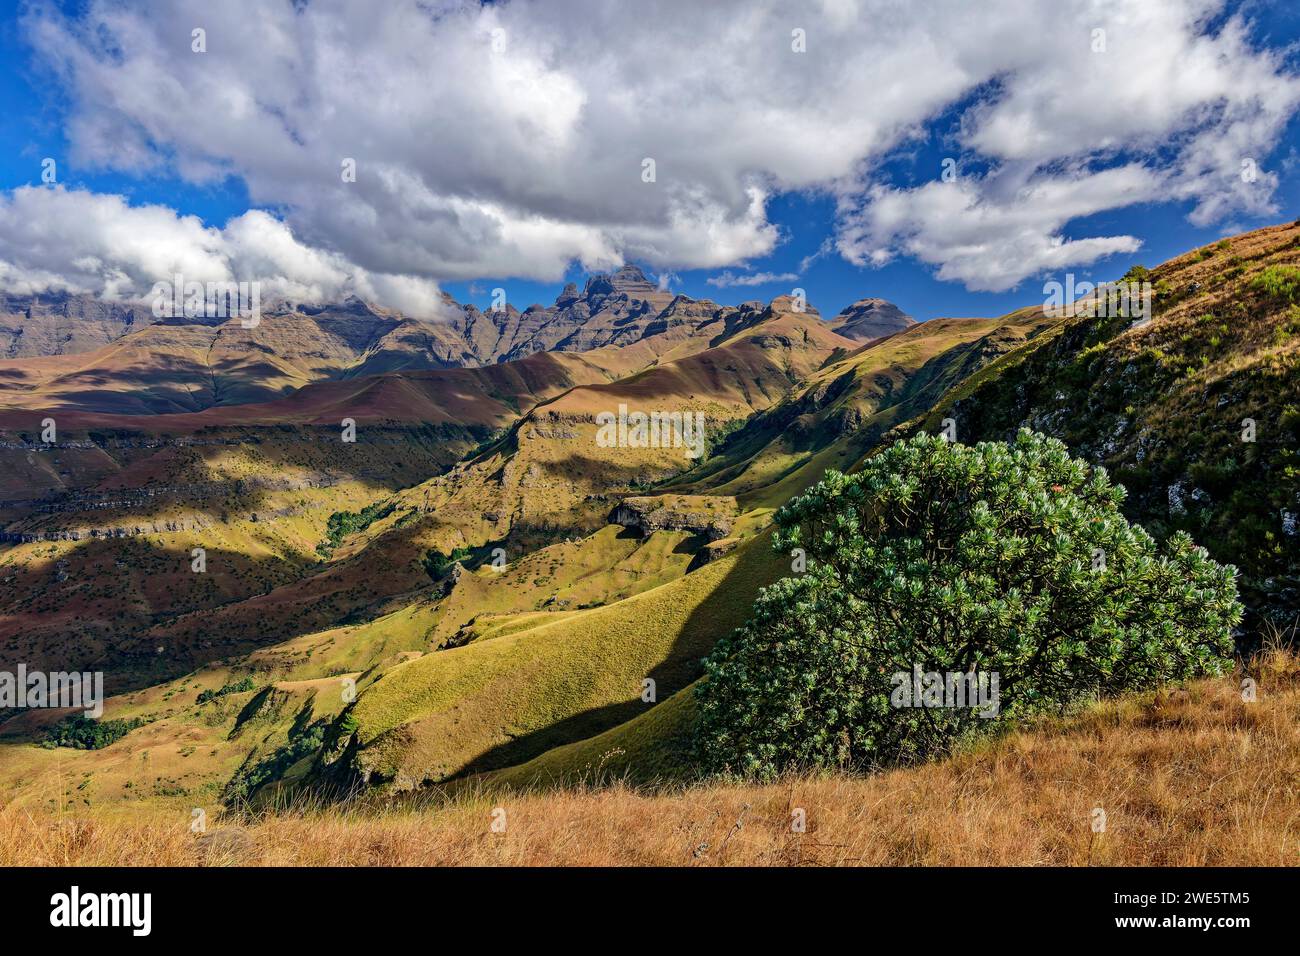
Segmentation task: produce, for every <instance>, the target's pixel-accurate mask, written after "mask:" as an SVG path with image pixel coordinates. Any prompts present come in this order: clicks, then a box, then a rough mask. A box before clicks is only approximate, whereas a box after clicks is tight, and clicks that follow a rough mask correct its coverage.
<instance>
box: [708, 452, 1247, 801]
mask: <svg viewBox="0 0 1300 956" xmlns="http://www.w3.org/2000/svg"><path fill="white" fill-rule="evenodd" d="M1123 497H1124V490H1123V488H1122V487H1119V486H1115V485H1112V484H1111V483H1110V480H1109V478H1108V476H1107V475H1106V472H1105V470H1104V469H1101V468H1093V467H1091V466H1090V465H1088V464H1087V463H1086V462H1084V461H1081V460H1077V459H1071V457H1070V455H1069V452H1068V450H1067V449H1066V447H1065V445H1063V444H1062V443H1061V442H1059V441H1056V440H1054V439H1050V438H1047V437H1045V436H1042V435H1037V434H1034V433H1031V432H1028V431H1023V430H1022V431H1021V432H1020V434H1019V436H1018V437H1017V438H1016V439H1015V441H1014V442H1012V443H1010V444H1006V443H1001V442H988V443H983V444H980V445H978V446H975V447H967V446H963V445H958V444H954V443H948V442H945V441H943V440H941V439H938V438H933V437H929V436H926V435H918V436H916V437H915V438H912V439H910V440H908V441H905V442H899V443H897V444H895V445H893V446H891V447H890V448H888V449H886V450H885V451H883V452H882V453H881V454H879V455H877V456H876V457H875V458H873V459H871V460H870V461H869V462H867V464H866V465H865V466H864V467H863V469H862V471H861V472H860V473H859V474H855V475H852V476H845V475H842V474H840V473H838V472H834V471H831V472H827V475H826V477H825V479H824V480H823V481H822V482H821V483H820V484H818V485H817V486H816V487H814V488H812V489H811V490H809V491H808V492H807V493H805V494H804V495H802V496H801V497H799V498H797V499H795V500H794V501H792V502H790V503H789V504H788V505H786V506H785V507H784V508H782V509H781V510H780V511H779V512H778V513H777V515H776V520H777V524H778V526H779V529H778V532H777V536H776V545H777V547H778V548H779V549H781V550H784V551H786V552H787V553H789V554H792V555H794V556H795V557H796V560H798V558H799V557H800V550H802V551H803V552H805V554H804V560H806V570H805V572H804V573H803V574H801V575H800V576H797V577H793V578H786V579H785V580H782V581H779V582H777V583H776V584H774V585H772V586H770V587H768V588H765V589H764V590H763V591H762V592H761V593H760V596H759V598H758V600H757V601H756V603H755V608H754V613H753V615H752V617H751V619H750V620H749V622H748V623H746V624H745V625H744V626H743V627H741V628H739V629H737V630H736V631H735V632H734V633H733V634H731V635H730V636H729V637H726V638H724V639H723V640H722V641H720V642H719V644H718V646H717V648H716V649H715V651H714V653H713V654H712V655H710V657H709V658H708V660H707V661H706V662H705V670H706V679H705V680H704V681H702V682H701V684H700V686H699V688H698V690H697V698H698V702H699V708H700V715H701V716H700V722H699V724H698V727H697V739H696V745H697V753H698V757H699V759H700V760H701V761H702V762H703V763H704V765H705V766H706V767H707V768H709V769H711V770H715V771H728V772H733V773H741V774H746V775H755V776H758V777H762V778H770V777H772V776H775V775H776V774H778V773H780V772H781V771H783V770H786V769H809V768H816V767H826V766H832V765H848V766H856V767H861V768H869V767H873V766H877V765H880V764H885V763H893V762H899V761H910V760H917V759H924V758H927V757H930V756H932V755H935V754H937V753H939V752H941V751H942V750H944V749H946V748H947V747H949V746H951V744H952V743H953V742H954V741H956V740H957V739H959V738H961V737H963V736H966V735H968V734H975V733H979V732H981V731H987V730H988V729H990V728H992V727H995V726H997V725H998V724H999V723H1002V722H1005V721H1009V720H1014V719H1016V718H1019V717H1021V716H1024V715H1026V714H1029V713H1032V712H1035V711H1038V710H1041V709H1043V708H1045V707H1049V706H1050V707H1064V706H1066V705H1068V704H1070V703H1072V702H1075V701H1077V700H1079V699H1082V698H1086V697H1090V696H1093V695H1097V694H1108V693H1114V692H1117V691H1123V690H1129V689H1136V688H1142V687H1148V686H1152V685H1156V684H1160V683H1162V682H1165V681H1171V680H1181V679H1184V678H1188V677H1191V676H1193V675H1197V674H1202V673H1218V672H1221V671H1222V669H1223V668H1224V667H1225V665H1226V664H1227V663H1228V662H1229V659H1230V655H1231V653H1232V649H1233V644H1232V638H1231V629H1232V627H1233V625H1234V624H1235V623H1236V622H1237V621H1238V620H1240V617H1241V607H1240V605H1239V604H1238V602H1237V588H1236V569H1235V568H1233V567H1230V566H1220V565H1218V564H1215V563H1214V562H1213V561H1211V560H1210V559H1209V558H1208V557H1207V556H1206V554H1205V551H1204V550H1203V549H1201V548H1198V547H1195V546H1194V545H1193V544H1192V541H1191V539H1190V538H1189V537H1187V536H1186V535H1185V534H1182V533H1179V534H1176V535H1174V536H1173V537H1172V538H1170V540H1169V541H1168V542H1166V543H1165V545H1164V546H1162V547H1159V546H1157V544H1156V542H1155V541H1154V540H1153V539H1152V538H1151V536H1150V535H1148V534H1147V533H1146V532H1145V531H1144V530H1143V529H1142V528H1140V527H1138V526H1134V525H1130V524H1129V522H1128V521H1127V520H1125V518H1124V517H1123V515H1122V514H1121V513H1120V511H1119V504H1120V502H1121V501H1122V500H1123ZM914 665H915V666H919V668H920V671H922V672H925V673H930V672H937V673H940V674H948V673H953V674H969V673H971V672H976V673H979V674H984V675H989V676H990V678H991V675H997V677H998V682H999V683H998V686H999V689H998V698H999V700H998V704H999V710H998V714H997V716H996V717H995V718H985V717H981V716H980V715H979V714H978V713H977V712H976V711H975V710H974V709H969V708H965V709H963V708H952V707H947V708H945V707H943V706H942V703H941V702H939V703H938V705H937V706H936V703H935V701H934V699H933V698H929V697H928V696H927V699H925V700H924V701H919V700H918V701H917V702H916V703H917V706H915V707H896V706H893V705H891V694H894V693H895V692H896V691H897V690H901V686H900V685H899V684H896V677H895V675H902V674H907V675H909V679H908V680H907V681H906V683H907V684H908V687H909V690H910V688H911V686H912V683H913V682H912V680H911V679H910V675H911V674H912V673H913V668H914ZM927 693H928V689H927Z"/></svg>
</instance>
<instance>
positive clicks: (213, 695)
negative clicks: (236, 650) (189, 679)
mask: <svg viewBox="0 0 1300 956" xmlns="http://www.w3.org/2000/svg"><path fill="white" fill-rule="evenodd" d="M256 688H257V682H256V681H255V680H253V675H251V674H249V675H248V676H246V677H243V678H241V679H240V680H237V681H231V682H230V683H229V684H224V685H222V687H221V688H220V689H218V690H204V691H200V692H199V696H198V697H197V698H196V699H195V701H194V702H195V703H196V704H206V703H207V702H208V701H210V700H216V699H217V698H218V697H225V696H226V695H227V694H242V693H244V692H245V691H250V690H255V689H256Z"/></svg>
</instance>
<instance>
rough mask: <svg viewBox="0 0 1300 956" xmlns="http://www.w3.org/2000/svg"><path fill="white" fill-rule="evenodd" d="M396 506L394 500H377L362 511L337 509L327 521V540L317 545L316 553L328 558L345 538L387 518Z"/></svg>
mask: <svg viewBox="0 0 1300 956" xmlns="http://www.w3.org/2000/svg"><path fill="white" fill-rule="evenodd" d="M395 507H396V505H395V504H393V502H391V501H388V502H376V503H375V504H373V505H366V507H364V508H362V509H361V510H360V511H336V512H334V513H333V514H332V515H330V516H329V520H328V521H327V522H326V523H325V540H324V541H322V542H321V543H320V544H318V545H316V553H317V554H319V555H320V556H321V557H322V558H328V557H329V556H330V555H331V554H333V553H334V549H335V548H337V547H338V546H339V545H340V544H342V543H343V539H344V538H346V537H347V536H348V535H350V534H356V533H357V532H358V531H365V530H366V529H367V528H369V527H370V526H371V525H372V524H374V523H375V522H376V521H379V520H380V519H382V518H387V517H388V516H389V515H390V514H392V513H393V509H394V508H395Z"/></svg>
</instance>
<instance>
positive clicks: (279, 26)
mask: <svg viewBox="0 0 1300 956" xmlns="http://www.w3.org/2000/svg"><path fill="white" fill-rule="evenodd" d="M1222 7H1223V2H1222V0H1004V2H1001V3H998V4H993V5H990V4H971V3H969V2H968V0H858V2H855V0H834V2H832V0H825V2H821V3H810V4H807V5H805V6H802V7H792V6H791V5H789V4H784V3H780V2H778V0H731V2H723V0H717V2H710V3H700V2H698V0H659V2H654V0H649V2H646V3H639V4H601V3H592V2H589V0H547V2H545V3H535V2H523V0H514V2H509V3H501V4H492V5H485V6H481V5H479V4H477V3H469V2H458V0H444V2H441V3H438V2H429V0H418V2H417V0H404V2H392V3H384V4H362V3H350V2H345V0H313V2H311V3H309V4H288V3H280V4H265V3H262V2H260V0H227V2H223V3H221V4H213V3H211V2H209V0H176V2H173V3H168V4H165V5H158V4H146V3H143V2H131V0H126V2H123V0H112V2H109V0H89V2H88V3H87V4H85V5H79V6H78V7H77V8H76V10H75V13H65V12H63V11H62V10H61V9H60V8H58V7H55V6H53V5H48V6H44V5H42V6H37V7H35V8H33V9H32V10H31V11H30V12H29V14H28V15H27V17H26V18H25V29H26V36H27V37H28V38H29V40H30V42H31V44H32V46H33V47H34V49H35V51H36V52H37V55H38V57H39V59H40V61H41V62H42V63H44V64H45V65H46V66H47V67H48V68H49V69H50V70H52V71H53V75H54V76H55V77H56V79H57V81H58V82H59V83H60V84H61V86H62V87H63V88H65V89H66V91H67V93H68V99H69V102H70V104H71V107H70V113H69V115H68V128H67V132H68V137H69V141H70V143H71V147H72V150H73V159H74V160H75V161H76V162H77V163H80V164H87V165H92V166H97V167H102V168H106V169H111V170H117V171H122V172H126V173H133V174H141V175H144V174H148V175H159V174H172V175H178V176H181V177H183V178H185V179H188V180H190V181H193V182H197V183H204V182H213V181H217V180H219V179H220V178H221V177H224V176H228V175H235V176H238V177H240V178H242V180H243V181H244V182H245V183H246V184H247V187H248V191H249V194H250V196H251V198H252V201H253V202H254V203H255V204H257V205H260V206H264V207H269V208H274V209H276V210H277V211H280V212H281V214H282V215H283V217H284V219H285V221H286V223H287V226H288V230H291V232H290V235H291V237H292V238H293V241H295V242H296V243H298V245H300V246H301V247H303V248H310V249H315V250H328V251H322V252H320V253H319V255H320V256H321V257H323V258H322V259H321V262H326V263H333V264H334V265H335V266H338V268H340V269H341V270H342V271H344V272H348V273H349V274H351V275H353V276H356V277H358V278H357V279H356V281H358V282H361V281H362V280H361V279H360V278H359V277H360V276H362V275H363V274H364V275H369V276H372V277H375V276H386V277H389V278H386V279H382V280H380V279H372V280H371V281H372V282H373V283H376V287H378V286H379V285H383V286H386V287H390V288H397V287H405V288H408V289H409V288H414V289H416V290H417V293H418V292H419V290H420V289H421V288H422V287H421V286H420V285H419V283H422V282H426V283H431V282H435V281H439V280H442V281H446V280H456V279H473V278H476V277H482V276H519V277H527V278H533V279H539V280H557V279H559V278H560V277H561V276H563V274H564V273H565V270H566V269H567V268H568V267H569V266H570V265H571V264H572V263H573V262H575V261H577V262H580V263H582V264H583V265H584V266H586V267H588V268H593V269H598V268H609V267H613V266H617V265H620V264H622V263H623V262H624V261H625V260H627V259H637V260H641V261H645V262H647V263H649V264H650V265H651V266H652V267H654V268H657V269H663V270H673V269H688V268H724V267H726V266H729V265H735V264H736V263H739V262H743V261H746V260H750V259H754V258H757V257H761V256H764V255H767V254H769V253H770V252H772V251H773V249H775V248H776V246H777V244H778V242H779V239H780V235H779V230H778V229H777V228H776V227H775V226H774V225H773V224H772V223H771V222H770V221H769V218H768V204H769V202H770V200H771V197H772V196H774V195H778V194H780V193H783V192H788V191H791V190H808V189H812V190H826V191H829V192H831V193H832V194H833V195H834V196H835V197H836V198H837V203H838V209H839V215H838V223H837V225H838V234H837V248H838V249H839V251H840V252H841V254H842V255H844V256H845V257H847V258H848V259H849V260H851V261H853V262H858V263H862V264H870V263H876V262H881V261H887V260H888V259H889V258H890V257H892V256H896V255H911V256H917V257H919V258H921V259H922V260H923V261H926V262H929V263H933V264H934V265H935V266H936V268H937V269H938V274H939V275H940V276H942V277H944V278H950V279H955V280H958V281H962V282H965V283H966V284H967V285H969V286H970V287H972V288H1006V287H1008V286H1009V285H1014V284H1015V283H1016V282H1017V281H1019V280H1020V279H1022V278H1023V277H1024V276H1027V275H1031V274H1033V273H1034V272H1036V271H1041V270H1043V269H1047V268H1056V267H1057V266H1059V265H1062V264H1067V265H1079V264H1084V263H1086V262H1091V261H1095V260H1096V259H1097V258H1099V257H1101V256H1105V255H1107V254H1110V253H1113V252H1117V251H1125V250H1128V249H1131V248H1133V247H1134V243H1135V242H1136V240H1135V239H1134V238H1133V237H1130V236H1086V235H1085V236H1079V237H1075V238H1070V237H1067V236H1066V235H1065V234H1064V231H1065V227H1066V226H1067V225H1068V224H1069V222H1070V221H1071V218H1072V217H1075V216H1082V215H1087V214H1088V213H1089V212H1100V211H1104V210H1106V209H1113V208H1117V207H1119V206H1125V205H1131V204H1134V203H1138V202H1152V201H1166V200H1178V201H1183V202H1188V203H1190V204H1191V205H1192V208H1193V218H1194V220H1196V221H1198V222H1206V221H1217V220H1220V219H1223V218H1225V217H1228V216H1233V215H1239V214H1245V215H1261V214H1265V213H1267V212H1269V211H1270V210H1271V209H1272V194H1273V189H1274V187H1275V185H1276V178H1275V177H1274V176H1273V175H1272V174H1271V173H1269V172H1268V171H1267V170H1266V167H1265V164H1264V161H1263V160H1264V158H1265V157H1267V156H1268V155H1269V153H1270V152H1271V150H1272V149H1273V147H1274V146H1275V145H1276V143H1277V140H1278V137H1279V135H1280V132H1281V130H1282V128H1283V126H1284V125H1285V122H1286V120H1287V118H1288V117H1289V116H1290V115H1291V113H1292V112H1293V111H1294V109H1295V107H1296V103H1297V100H1298V99H1300V88H1298V86H1297V80H1296V78H1295V77H1294V76H1293V75H1292V74H1290V73H1289V72H1287V70H1286V68H1285V66H1284V64H1283V63H1282V62H1281V60H1280V59H1279V57H1278V56H1277V55H1276V54H1274V53H1271V52H1269V51H1268V50H1261V49H1257V48H1255V47H1253V46H1252V45H1251V42H1250V39H1249V34H1248V30H1247V27H1246V24H1245V23H1244V21H1242V20H1241V19H1240V18H1237V17H1230V18H1227V19H1226V20H1225V19H1223V18H1222V17H1219V16H1218V14H1219V13H1220V11H1221V10H1222ZM196 27H201V28H202V29H203V30H205V31H206V36H205V39H206V47H207V52H205V53H194V52H192V51H191V42H192V41H191V36H192V31H193V30H194V29H195V28H196ZM1099 29H1100V30H1104V31H1105V37H1104V40H1105V42H1104V50H1103V51H1100V52H1096V51H1095V50H1096V46H1097V43H1096V35H1095V33H1094V31H1096V30H1099ZM796 31H801V33H797V32H796ZM797 36H802V38H803V47H804V49H806V52H797V48H798V47H799V46H800V44H799V43H798V42H796V37H797ZM954 110H960V114H959V115H957V116H956V117H955V125H956V126H957V127H958V128H959V129H960V132H959V133H958V134H957V136H956V140H955V142H954V148H955V150H956V151H957V153H958V158H960V159H962V160H977V161H978V165H979V168H981V169H984V170H986V171H987V172H986V173H985V174H984V175H981V176H979V177H974V176H972V177H970V178H961V179H959V180H958V181H957V182H956V183H941V182H935V183H929V184H925V185H921V186H915V187H912V188H899V187H897V186H894V185H892V184H891V183H889V182H887V181H882V180H881V179H880V178H879V177H880V172H879V171H880V169H881V168H882V166H881V164H882V161H883V160H885V159H886V158H888V157H889V156H890V155H891V154H892V153H894V152H895V151H897V150H899V149H901V148H904V147H906V146H907V145H909V144H910V143H912V142H914V141H915V140H916V139H917V138H918V137H921V136H924V135H925V134H926V133H927V131H928V130H930V129H932V128H933V124H934V123H935V122H936V120H937V119H938V118H940V117H944V118H945V120H944V121H945V124H946V125H951V124H952V123H953V121H954V118H953V115H952V111H954ZM1248 157H1249V158H1254V159H1255V160H1256V162H1257V164H1258V167H1259V174H1258V175H1257V176H1255V178H1254V180H1253V181H1252V182H1245V181H1244V180H1243V179H1242V178H1241V175H1240V173H1241V168H1242V167H1241V161H1242V159H1243V158H1248ZM349 159H350V160H355V163H356V181H355V182H344V181H343V177H342V176H341V175H340V168H341V164H343V162H344V161H345V160H349ZM647 160H652V161H653V167H652V168H653V174H654V175H653V176H652V177H651V176H649V175H648V172H647V170H648V167H647V163H646V161H647ZM937 174H938V170H936V178H937ZM941 187H950V188H949V189H948V190H947V192H946V193H944V192H940V188H941ZM1049 201H1050V202H1055V203H1058V204H1059V211H1057V210H1050V209H1040V208H1038V206H1039V205H1040V204H1042V203H1045V202H1049ZM1108 204H1109V205H1108ZM151 215H153V216H155V217H160V218H162V219H165V217H161V214H160V213H158V212H155V213H151ZM173 218H174V219H176V222H175V223H166V222H163V223H162V226H161V227H162V228H164V229H165V230H169V231H171V232H180V233H185V234H186V235H189V234H190V233H191V232H192V230H193V229H199V230H200V232H201V231H202V227H201V224H198V223H194V224H192V225H189V224H187V223H186V220H184V219H183V218H179V217H173ZM262 226H263V228H269V227H268V226H266V224H265V223H263V224H262ZM104 228H105V229H106V228H107V226H105V227H104ZM253 228H254V227H252V226H249V229H250V230H251V229H253ZM230 231H231V226H230V225H227V227H226V228H225V230H223V231H222V233H221V234H222V235H223V236H226V234H228V233H230ZM237 231H238V230H237ZM226 238H227V241H230V240H229V237H228V236H226ZM272 245H274V243H272ZM190 247H192V248H193V250H194V254H195V255H200V254H201V253H202V251H203V250H209V251H208V254H211V250H210V249H209V247H208V246H207V245H205V242H204V241H202V240H200V239H197V238H196V239H194V240H193V241H192V242H191V243H190V246H188V247H187V248H190ZM142 254H143V253H142ZM268 254H269V253H268ZM85 255H86V256H88V257H90V258H96V257H98V258H99V259H100V260H101V264H100V266H98V267H96V268H94V269H90V270H89V272H90V273H93V274H96V275H99V276H100V280H99V281H107V280H106V279H105V276H106V275H107V274H108V273H111V272H112V270H113V269H115V268H122V269H125V270H126V272H127V273H128V274H129V272H130V269H129V268H127V267H126V266H121V265H115V264H114V262H113V259H112V256H105V254H104V250H102V249H101V250H99V251H91V250H86V252H85ZM59 261H60V260H59V259H58V258H57V256H56V257H55V258H54V259H52V260H50V261H48V262H44V263H42V262H40V261H34V260H32V261H31V266H30V270H31V271H30V272H28V273H23V275H24V276H26V277H27V280H26V281H36V280H37V279H38V278H39V276H40V275H41V272H42V270H44V272H45V273H48V272H51V271H57V269H58V268H63V266H62V265H58V266H57V268H56V264H57V263H58V262H59ZM340 263H342V264H345V265H339V264H340ZM0 268H6V267H3V266H0ZM304 268H305V269H306V270H307V271H306V272H305V273H304V275H305V276H306V277H307V278H304V279H302V280H299V279H294V280H293V281H295V282H297V281H303V282H304V284H306V285H309V286H311V285H313V282H312V281H311V279H310V276H311V275H312V274H314V273H313V272H312V269H313V268H317V267H315V266H313V267H307V266H306V265H304ZM7 269H8V272H6V273H5V274H6V275H8V276H10V279H9V280H6V281H12V276H13V274H14V269H15V265H14V262H13V260H10V265H9V266H8V267H7ZM74 274H76V275H78V276H82V277H83V278H84V277H85V275H86V270H80V271H77V272H75V273H74ZM402 277H404V278H402ZM323 281H324V280H321V279H319V278H318V279H317V280H316V282H315V285H317V286H320V287H322V288H323V287H324V285H322V283H323ZM413 284H414V285H413Z"/></svg>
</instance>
